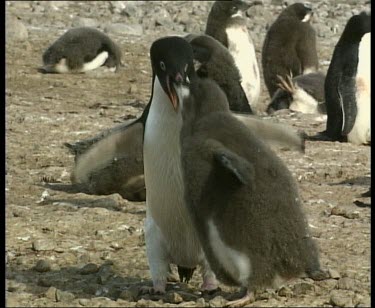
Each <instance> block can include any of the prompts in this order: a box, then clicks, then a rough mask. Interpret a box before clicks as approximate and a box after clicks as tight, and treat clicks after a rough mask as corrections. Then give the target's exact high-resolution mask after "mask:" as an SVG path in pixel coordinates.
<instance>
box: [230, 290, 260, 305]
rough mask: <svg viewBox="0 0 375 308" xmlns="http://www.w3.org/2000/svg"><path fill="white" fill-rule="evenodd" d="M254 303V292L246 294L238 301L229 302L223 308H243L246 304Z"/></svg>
mask: <svg viewBox="0 0 375 308" xmlns="http://www.w3.org/2000/svg"><path fill="white" fill-rule="evenodd" d="M253 302H255V295H254V292H249V291H247V292H246V295H245V296H244V297H242V298H240V299H237V300H234V301H229V302H227V303H226V304H225V307H243V306H245V305H247V304H251V303H253Z"/></svg>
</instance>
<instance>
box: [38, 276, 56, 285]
mask: <svg viewBox="0 0 375 308" xmlns="http://www.w3.org/2000/svg"><path fill="white" fill-rule="evenodd" d="M37 284H38V286H41V287H47V288H49V287H50V286H52V281H51V280H49V279H47V278H45V277H40V278H39V279H38V282H37Z"/></svg>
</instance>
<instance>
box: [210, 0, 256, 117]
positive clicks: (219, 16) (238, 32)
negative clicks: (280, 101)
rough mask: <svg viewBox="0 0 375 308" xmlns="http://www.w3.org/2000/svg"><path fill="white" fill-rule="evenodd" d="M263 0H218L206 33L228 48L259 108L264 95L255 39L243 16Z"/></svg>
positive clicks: (253, 105)
mask: <svg viewBox="0 0 375 308" xmlns="http://www.w3.org/2000/svg"><path fill="white" fill-rule="evenodd" d="M261 3H262V2H261V1H254V2H253V3H246V2H244V1H241V0H232V1H215V3H214V4H213V5H212V8H211V10H210V13H209V15H208V19H207V25H206V30H205V34H207V35H210V36H212V37H214V38H215V39H217V40H218V41H219V42H220V43H222V44H223V45H224V46H225V47H227V48H228V50H229V53H230V54H231V55H232V57H233V59H234V62H235V64H236V66H237V68H238V70H239V72H240V75H241V86H242V88H243V89H244V91H245V93H246V97H247V100H248V102H249V104H250V106H251V108H252V110H253V111H254V112H255V108H256V106H257V104H258V100H259V95H260V74H259V67H258V61H257V58H256V54H255V47H254V43H253V41H252V39H251V36H250V34H249V32H248V30H247V25H246V20H245V18H244V17H243V16H242V15H243V12H245V11H246V10H247V9H248V8H249V7H250V6H252V5H255V4H261Z"/></svg>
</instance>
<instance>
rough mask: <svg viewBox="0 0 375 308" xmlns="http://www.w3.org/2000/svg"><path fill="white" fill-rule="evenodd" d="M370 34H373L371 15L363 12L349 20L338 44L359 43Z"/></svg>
mask: <svg viewBox="0 0 375 308" xmlns="http://www.w3.org/2000/svg"><path fill="white" fill-rule="evenodd" d="M368 32H371V13H367V12H361V13H360V14H358V15H354V16H352V17H351V18H350V19H349V20H348V22H347V24H346V26H345V29H344V31H343V32H342V34H341V37H340V40H339V42H338V43H341V42H346V43H358V42H360V41H361V39H362V36H363V35H365V34H366V33H368Z"/></svg>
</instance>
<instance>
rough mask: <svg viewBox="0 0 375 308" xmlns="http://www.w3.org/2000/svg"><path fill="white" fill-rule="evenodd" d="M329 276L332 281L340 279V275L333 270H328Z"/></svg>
mask: <svg viewBox="0 0 375 308" xmlns="http://www.w3.org/2000/svg"><path fill="white" fill-rule="evenodd" d="M328 273H329V276H330V277H331V278H333V279H339V278H340V277H341V275H340V273H339V272H338V271H336V270H335V269H331V268H330V269H328Z"/></svg>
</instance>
